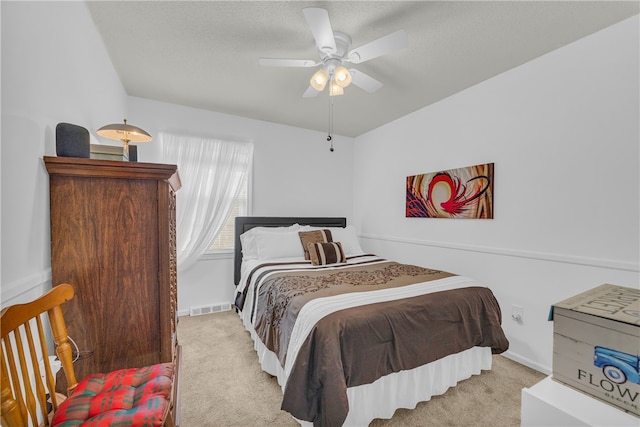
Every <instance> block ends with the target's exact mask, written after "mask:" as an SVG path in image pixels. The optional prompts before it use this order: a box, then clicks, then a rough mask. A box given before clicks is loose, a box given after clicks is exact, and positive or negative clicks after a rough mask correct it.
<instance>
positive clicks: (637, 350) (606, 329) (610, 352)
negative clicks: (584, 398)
mask: <svg viewBox="0 0 640 427" xmlns="http://www.w3.org/2000/svg"><path fill="white" fill-rule="evenodd" d="M550 320H553V379H554V380H556V381H560V382H562V383H564V384H567V385H569V386H571V387H574V388H576V389H578V390H580V391H582V392H585V393H588V394H590V395H592V396H594V397H596V398H598V399H601V400H602V401H604V402H606V403H609V404H610V405H614V406H617V407H619V408H621V409H622V410H624V411H627V412H629V413H632V414H634V415H635V416H637V417H640V411H639V410H638V407H639V406H640V364H639V359H638V356H639V355H640V289H632V288H627V287H623V286H616V285H601V286H598V287H596V288H594V289H591V290H589V291H586V292H583V293H581V294H579V295H576V296H574V297H571V298H569V299H566V300H564V301H562V302H559V303H557V304H554V305H553V307H552V308H551V313H550Z"/></svg>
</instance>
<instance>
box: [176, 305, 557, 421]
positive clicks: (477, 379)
mask: <svg viewBox="0 0 640 427" xmlns="http://www.w3.org/2000/svg"><path fill="white" fill-rule="evenodd" d="M178 339H179V342H180V344H181V345H182V377H181V408H180V423H181V426H182V427H208V426H296V425H299V424H298V423H297V422H295V421H294V420H293V418H291V416H290V415H289V414H288V413H286V412H284V411H282V410H280V401H281V399H282V392H281V390H280V386H279V385H278V383H277V381H276V380H275V378H272V377H271V376H269V375H268V374H266V373H264V372H262V370H261V369H260V366H259V364H258V357H257V355H256V353H255V351H254V350H253V343H252V341H251V338H250V337H249V333H248V332H246V331H245V329H244V328H243V326H242V323H241V321H240V318H239V317H238V315H237V314H236V313H235V312H232V311H227V312H222V313H216V314H207V315H202V316H195V317H189V316H186V317H181V318H180V319H179V323H178ZM544 377H545V375H544V374H542V373H540V372H537V371H534V370H532V369H529V368H527V367H525V366H522V365H520V364H518V363H515V362H513V361H511V360H509V359H507V358H505V357H502V356H494V359H493V369H492V370H491V371H489V372H484V373H483V374H482V375H479V376H473V377H471V378H470V379H468V380H465V381H462V382H461V383H459V384H458V386H457V387H453V388H451V389H449V390H448V391H447V392H446V393H445V394H444V395H443V396H436V397H434V398H432V399H431V400H430V401H429V402H422V403H420V404H418V406H417V407H416V408H415V409H411V410H407V409H399V410H397V411H396V413H395V415H394V416H393V418H391V419H389V420H374V421H373V422H372V423H371V426H519V425H520V391H521V390H522V388H523V387H530V386H532V385H533V384H535V383H537V382H538V381H540V380H542V379H543V378H544Z"/></svg>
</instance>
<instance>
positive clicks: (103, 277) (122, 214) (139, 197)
mask: <svg viewBox="0 0 640 427" xmlns="http://www.w3.org/2000/svg"><path fill="white" fill-rule="evenodd" d="M44 161H45V165H46V166H47V170H48V171H49V176H50V179H49V184H50V207H51V270H52V283H53V284H54V285H56V284H59V283H70V284H72V285H73V286H74V288H75V291H76V298H75V299H74V300H73V301H71V302H70V303H69V304H67V305H66V307H65V313H64V314H65V318H66V319H67V326H68V330H69V335H70V336H71V337H72V338H73V339H74V340H75V342H76V343H77V344H78V347H79V350H80V352H81V358H80V360H78V361H77V362H76V373H77V374H78V376H79V377H84V376H85V375H87V374H90V373H96V372H108V371H112V370H115V369H122V368H133V367H142V366H147V365H151V364H154V363H160V362H170V361H172V360H174V357H175V347H176V346H177V340H176V338H175V329H176V326H175V323H176V307H177V272H176V239H175V191H177V189H178V188H179V182H180V180H179V176H178V174H177V168H176V166H174V165H157V164H150V163H133V162H131V163H129V162H118V161H105V160H92V159H74V158H59V157H45V159H44ZM171 182H173V184H171ZM174 187H175V188H174Z"/></svg>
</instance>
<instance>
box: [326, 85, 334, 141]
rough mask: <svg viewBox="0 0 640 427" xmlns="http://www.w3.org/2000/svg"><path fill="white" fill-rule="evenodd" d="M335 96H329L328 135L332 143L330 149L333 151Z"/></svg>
mask: <svg viewBox="0 0 640 427" xmlns="http://www.w3.org/2000/svg"><path fill="white" fill-rule="evenodd" d="M332 134H333V97H332V96H329V135H327V141H328V142H330V143H331V147H330V148H329V151H331V152H333V137H332V136H331V135H332Z"/></svg>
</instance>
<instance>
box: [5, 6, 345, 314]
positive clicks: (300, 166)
mask: <svg viewBox="0 0 640 427" xmlns="http://www.w3.org/2000/svg"><path fill="white" fill-rule="evenodd" d="M0 4H1V8H2V9H1V15H2V16H1V18H2V125H3V126H2V146H1V148H2V196H1V197H2V217H1V221H2V228H1V236H2V252H1V256H2V262H1V265H2V272H1V275H2V279H1V283H2V286H1V302H2V306H3V307H4V306H6V305H8V304H12V303H15V302H21V301H26V300H29V299H31V298H33V297H35V296H38V295H40V294H41V293H43V292H44V291H45V290H47V289H49V288H50V286H51V270H50V266H51V263H50V239H49V236H50V234H49V233H50V231H49V193H48V175H47V172H46V169H45V168H44V164H43V162H42V156H44V155H55V154H56V153H55V126H56V124H57V123H59V122H67V123H72V124H76V125H80V126H84V127H86V128H87V129H89V131H90V132H91V133H92V138H93V139H92V142H101V143H109V141H106V140H100V138H98V137H97V136H96V135H95V130H96V129H98V128H99V127H101V126H103V125H105V124H108V123H114V122H120V121H121V120H122V119H123V118H124V117H127V118H128V119H129V122H130V123H132V124H135V125H137V126H140V127H142V128H143V129H145V130H147V131H149V132H150V133H151V134H152V135H157V132H158V131H160V130H164V131H169V132H184V133H186V134H196V135H201V136H213V137H228V138H232V139H240V140H245V141H253V142H254V143H255V154H254V165H255V167H254V172H253V188H254V195H255V196H254V199H253V214H255V215H274V216H275V215H299V216H303V215H308V216H314V215H327V216H346V217H351V216H352V203H351V201H352V198H353V187H352V185H351V182H352V171H351V166H352V164H353V140H352V139H351V138H341V137H336V138H335V139H334V142H335V151H334V152H333V153H330V152H329V149H328V148H329V147H328V143H327V142H326V135H324V134H323V133H321V132H315V131H308V130H304V129H299V128H293V127H288V126H281V125H276V124H272V123H266V122H259V121H256V120H249V119H245V118H242V117H234V116H228V115H223V114H217V113H212V112H207V111H203V110H197V109H192V108H186V107H182V106H177V105H170V104H165V103H160V102H154V101H148V100H144V99H140V98H135V97H128V96H127V95H126V93H125V91H124V88H123V87H122V84H121V82H120V80H119V79H118V77H117V74H116V73H115V70H114V68H113V65H112V63H111V61H110V59H109V57H108V55H107V53H106V49H105V48H104V45H103V43H102V40H101V39H100V36H99V35H98V33H97V31H96V28H95V26H94V24H93V21H92V19H91V16H90V14H89V13H88V10H87V8H86V5H85V3H84V2H1V3H0ZM323 120H324V119H323ZM138 150H139V153H138V156H139V161H152V162H153V161H158V160H159V159H160V156H159V146H158V144H157V140H156V142H155V143H154V142H151V143H148V144H141V145H140V146H139V149H138ZM329 172H331V173H329ZM182 179H183V180H186V179H188V177H186V176H182ZM232 261H233V260H232V259H231V258H230V257H218V258H208V259H205V260H203V261H201V262H200V263H199V264H198V265H197V266H196V267H194V268H193V270H192V271H189V272H187V273H185V274H184V275H183V276H184V277H180V278H179V284H178V288H179V289H178V300H179V301H178V309H179V312H180V313H184V312H185V311H186V312H188V309H189V307H190V306H192V305H210V304H217V303H229V302H231V301H233V291H234V287H233V264H232Z"/></svg>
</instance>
